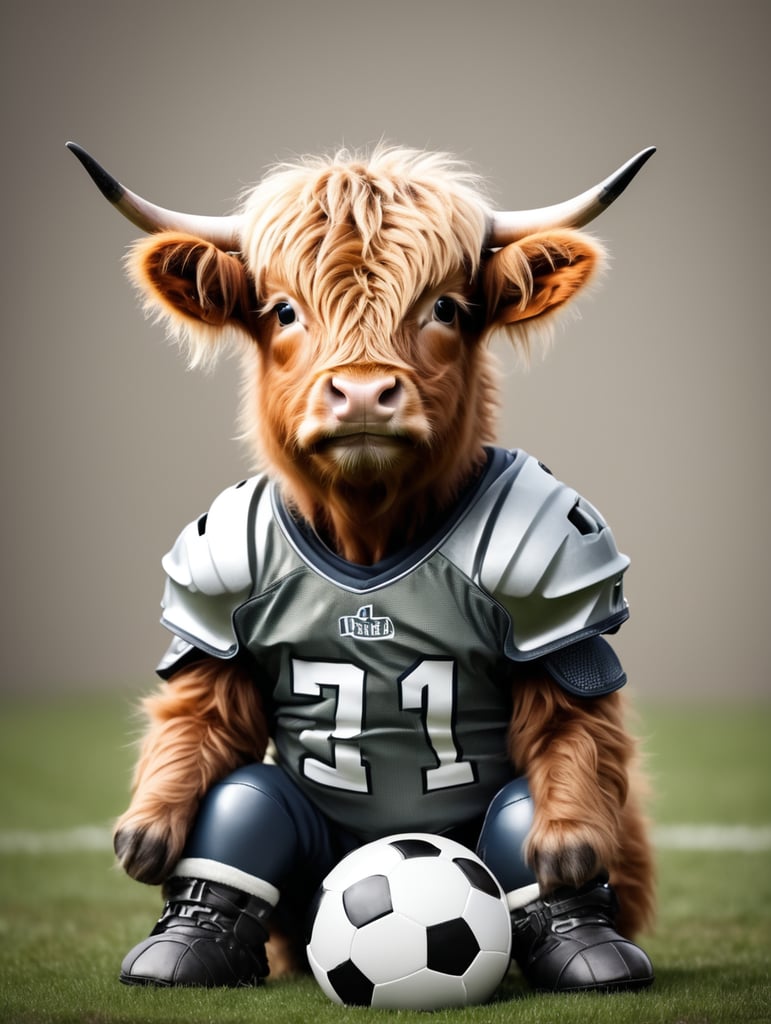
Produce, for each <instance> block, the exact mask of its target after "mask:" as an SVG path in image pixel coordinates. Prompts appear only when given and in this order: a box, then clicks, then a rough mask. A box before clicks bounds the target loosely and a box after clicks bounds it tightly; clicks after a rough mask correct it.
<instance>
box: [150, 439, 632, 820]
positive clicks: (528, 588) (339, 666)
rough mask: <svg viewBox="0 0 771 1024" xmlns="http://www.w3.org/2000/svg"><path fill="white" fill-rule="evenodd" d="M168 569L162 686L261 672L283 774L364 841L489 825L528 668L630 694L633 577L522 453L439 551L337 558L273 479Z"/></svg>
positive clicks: (589, 688) (196, 534) (220, 515)
mask: <svg viewBox="0 0 771 1024" xmlns="http://www.w3.org/2000/svg"><path fill="white" fill-rule="evenodd" d="M163 564H164V568H165V570H166V573H167V585H166V590H165V594H164V600H163V619H162V621H163V622H164V624H165V625H166V626H167V627H168V628H169V629H171V630H172V631H173V632H174V633H175V634H176V636H177V638H178V640H177V642H176V644H174V645H172V650H171V651H170V654H169V656H168V658H167V661H166V663H165V666H164V667H163V669H162V670H161V671H162V674H166V675H168V674H171V673H172V672H173V670H174V666H175V665H177V664H179V660H180V659H184V657H185V656H186V655H187V654H188V653H189V652H191V651H193V652H195V651H203V652H205V653H207V654H210V655H213V656H215V657H218V658H223V659H229V658H236V657H238V658H239V659H241V660H243V661H244V663H246V664H248V665H249V666H250V668H251V671H252V672H253V675H254V679H255V685H257V686H259V687H260V688H261V689H262V691H263V693H264V695H265V697H266V705H267V707H268V708H269V712H270V716H271V723H272V728H271V735H272V737H273V739H274V742H275V747H276V751H277V759H278V762H279V764H281V765H282V766H283V767H284V769H285V770H286V771H287V772H289V773H290V775H291V776H292V777H293V778H294V780H295V781H296V782H297V784H298V785H299V786H301V787H302V789H303V790H304V791H305V792H306V793H307V794H308V796H309V797H310V798H311V799H312V800H313V801H314V802H315V803H316V805H317V806H318V807H319V808H320V809H321V810H322V811H323V812H324V813H325V814H326V815H328V817H329V818H330V819H332V820H333V821H335V822H337V823H338V824H340V825H341V826H343V827H345V828H346V829H348V830H350V831H352V832H354V833H355V834H356V835H358V836H359V837H361V838H362V839H363V840H366V839H369V838H374V837H376V836H380V835H384V834H388V833H395V832H400V831H427V832H441V831H444V830H446V829H448V828H450V827H453V826H456V825H458V824H460V823H462V822H464V821H468V820H471V819H473V818H476V817H478V816H480V815H481V814H483V813H484V811H485V809H486V807H487V805H488V803H489V802H490V800H491V798H492V796H493V795H494V793H495V792H497V790H498V789H499V788H500V787H501V786H502V785H503V784H504V783H505V782H507V781H508V780H509V779H510V778H511V777H512V776H513V774H514V767H513V766H512V765H511V763H510V761H509V760H508V758H507V755H506V732H507V727H508V724H509V719H510V715H511V679H512V673H511V666H512V663H515V662H527V661H535V660H537V659H540V660H543V661H545V662H546V664H547V665H548V666H549V667H550V669H552V670H553V674H554V675H555V677H556V678H558V679H560V681H562V682H563V684H564V685H565V686H566V687H568V688H572V689H574V691H575V692H582V691H586V692H587V693H603V692H608V691H609V690H610V689H615V688H616V687H617V686H619V685H621V684H622V682H623V681H624V679H623V673H621V672H620V667H619V666H618V663H617V662H616V661H615V659H614V658H613V657H612V656H608V653H607V652H608V650H609V648H607V645H605V642H604V641H602V640H599V635H600V634H601V633H605V632H610V631H612V630H614V629H616V628H617V627H618V625H619V624H620V623H621V622H622V621H623V620H624V619H625V618H626V616H627V614H628V612H627V607H626V602H625V600H624V597H623V592H622V576H623V573H624V571H625V569H626V566H627V564H628V560H627V559H626V557H625V556H623V555H621V554H619V552H618V551H617V549H616V546H615V543H614V540H613V537H612V534H611V532H610V530H609V529H608V527H607V525H606V524H605V523H604V521H603V520H602V518H601V517H600V515H599V513H598V512H597V511H596V510H595V509H594V508H593V507H592V506H591V505H589V504H588V503H587V502H585V501H584V500H583V499H582V498H580V497H579V496H578V495H577V494H576V492H574V491H572V490H571V489H570V488H568V487H566V486H565V485H564V484H561V483H560V482H559V481H557V480H555V478H554V477H553V476H551V474H549V473H548V471H547V470H545V469H544V468H543V467H542V466H541V465H540V464H539V463H538V462H537V461H536V460H535V459H533V458H532V457H531V456H529V455H527V454H526V453H524V452H509V451H506V450H504V449H500V448H495V449H489V450H488V461H487V466H486V468H485V470H484V472H483V473H482V474H481V475H480V477H479V479H478V480H477V481H475V482H474V484H473V485H472V486H471V487H470V488H469V489H468V490H467V491H466V492H465V493H464V494H463V495H462V496H461V497H460V498H459V500H458V502H457V503H456V505H455V507H454V508H453V509H452V510H451V512H450V513H449V515H447V516H446V517H445V518H444V520H443V521H442V522H441V524H437V526H436V528H435V529H434V531H433V533H432V535H431V536H429V537H427V538H424V539H422V540H421V541H420V542H418V543H416V544H414V545H412V546H411V547H410V548H408V549H405V550H404V551H402V552H399V553H397V554H396V555H394V556H393V557H390V558H388V559H386V560H384V561H382V562H379V563H378V564H376V565H373V566H361V565H356V564H352V563H350V562H346V561H345V560H343V559H341V558H339V557H338V556H337V555H335V554H334V553H333V552H332V551H330V550H329V549H328V548H327V547H326V546H325V545H324V544H323V543H322V541H321V540H320V538H319V537H318V536H316V535H315V534H314V533H313V532H312V530H310V529H309V527H308V526H307V524H304V523H302V522H300V521H298V520H296V519H295V518H293V516H292V514H291V512H290V511H289V510H288V508H287V506H286V505H285V504H284V503H283V501H282V499H281V494H280V491H279V488H278V486H277V485H276V483H275V482H274V481H272V480H271V479H269V478H268V477H266V476H264V475H261V476H256V477H254V478H252V479H251V480H248V481H242V482H241V483H240V484H238V485H236V486H235V487H232V488H229V489H228V490H226V491H225V492H223V493H222V494H221V495H220V496H219V497H218V498H217V499H216V500H215V502H214V503H213V505H212V506H211V508H210V510H209V512H208V513H207V515H206V516H203V517H201V518H200V519H199V520H197V521H196V522H194V523H191V524H190V525H189V526H188V527H187V529H186V530H185V531H184V532H183V533H182V534H181V536H180V538H179V539H178V541H177V543H176V544H175V546H174V548H173V549H172V551H171V552H170V553H169V554H168V555H167V556H166V557H165V559H164V563H163ZM598 641H599V644H601V645H603V646H601V647H598V646H597V644H598ZM606 648H607V649H606ZM563 652H570V653H569V654H568V655H567V656H564V654H563ZM576 652H578V653H576Z"/></svg>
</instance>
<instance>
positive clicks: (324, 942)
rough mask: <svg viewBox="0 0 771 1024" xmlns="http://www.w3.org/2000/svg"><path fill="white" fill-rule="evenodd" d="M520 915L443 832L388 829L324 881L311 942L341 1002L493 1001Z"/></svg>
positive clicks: (316, 964) (411, 1006) (413, 1005)
mask: <svg viewBox="0 0 771 1024" xmlns="http://www.w3.org/2000/svg"><path fill="white" fill-rule="evenodd" d="M510 952H511V919H510V917H509V910H508V906H507V904H506V899H505V897H504V895H503V892H502V890H501V887H500V885H499V884H498V882H497V881H496V879H495V878H494V877H493V876H492V875H491V874H490V872H489V870H488V869H487V868H486V867H485V865H484V864H483V863H482V861H481V860H480V859H479V858H478V857H477V856H475V855H474V854H473V853H471V851H470V850H467V849H466V848H465V847H464V846H461V845H460V844H459V843H456V842H453V841H452V840H449V839H445V838H443V837H442V836H434V835H424V834H422V833H409V834H405V835H398V836H388V837H387V838H384V839H378V840H376V841H375V842H373V843H369V844H367V845H366V846H362V847H360V848H359V849H358V850H354V851H353V853H350V854H348V856H347V857H344V858H343V860H341V861H340V863H339V864H338V865H337V866H336V867H335V868H333V869H332V871H331V872H330V873H329V874H328V875H327V877H326V878H325V879H324V882H323V883H322V886H321V889H320V892H319V895H318V897H317V905H316V909H315V916H314V918H313V923H312V926H311V932H310V939H309V942H308V948H307V953H308V961H309V963H310V966H311V970H312V971H313V974H314V976H315V978H316V980H317V981H318V983H319V985H320V986H321V988H322V989H323V991H324V992H325V993H326V995H328V996H329V998H330V999H332V1000H334V1001H335V1002H336V1003H341V1004H343V1005H346V1006H377V1007H387V1008H389V1009H404V1010H436V1009H440V1008H442V1007H448V1006H466V1005H470V1004H473V1003H483V1002H485V1001H486V1000H488V999H489V998H490V997H491V996H492V995H493V993H494V992H495V990H496V989H497V988H498V986H499V984H500V983H501V981H502V980H503V976H504V975H505V974H506V971H507V969H508V966H509V957H510Z"/></svg>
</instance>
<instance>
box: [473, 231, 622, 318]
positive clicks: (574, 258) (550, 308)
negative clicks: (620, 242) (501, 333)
mask: <svg viewBox="0 0 771 1024" xmlns="http://www.w3.org/2000/svg"><path fill="white" fill-rule="evenodd" d="M604 260H605V251H604V249H603V248H602V246H601V245H600V244H599V243H598V242H596V241H595V240H594V239H593V238H590V237H589V236H588V235H584V234H582V233H580V232H578V231H570V230H559V231H548V232H543V233H542V234H538V235H529V236H528V237H527V238H523V239H522V240H521V241H519V242H516V243H513V244H511V245H507V246H504V248H503V249H499V250H498V251H497V252H494V253H493V254H492V255H491V257H490V259H489V261H488V263H487V265H486V267H485V270H484V283H485V292H486V295H487V302H488V310H489V311H490V321H491V323H492V324H494V325H495V326H498V327H501V326H505V325H507V324H512V325H513V324H517V323H520V322H522V321H532V320H536V319H539V318H545V317H548V316H550V315H552V314H555V313H557V312H559V311H560V310H561V308H562V307H563V306H564V305H565V304H566V303H568V302H570V301H571V300H572V299H573V298H574V297H575V296H576V295H577V294H578V293H579V292H580V291H582V290H583V289H584V288H586V286H587V285H588V284H590V282H591V281H592V279H593V278H594V277H595V276H596V274H597V272H598V271H599V270H600V269H601V268H602V266H603V264H604Z"/></svg>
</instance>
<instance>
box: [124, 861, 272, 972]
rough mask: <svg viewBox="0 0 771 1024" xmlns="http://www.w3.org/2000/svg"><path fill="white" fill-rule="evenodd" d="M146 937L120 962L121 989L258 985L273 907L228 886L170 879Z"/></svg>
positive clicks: (266, 965) (184, 879) (266, 968)
mask: <svg viewBox="0 0 771 1024" xmlns="http://www.w3.org/2000/svg"><path fill="white" fill-rule="evenodd" d="M164 891H165V895H166V896H167V901H166V905H165V907H164V908H163V913H162V915H161V917H160V919H159V921H158V923H157V924H156V926H155V928H153V930H152V932H151V933H150V935H149V937H148V938H146V939H145V940H144V942H140V943H139V945H138V946H135V947H134V948H133V949H132V950H131V952H130V953H128V954H127V956H126V957H125V958H124V960H123V963H122V965H121V972H120V980H121V981H122V982H123V983H124V984H125V985H161V986H165V987H168V986H173V985H190V986H201V987H206V988H212V987H214V986H218V985H226V986H229V987H231V988H235V987H237V986H240V985H260V984H261V983H262V981H263V979H264V978H265V977H267V974H268V961H267V958H266V956H265V942H266V940H267V938H268V928H267V919H268V916H269V915H270V913H271V912H272V910H273V908H272V907H271V906H270V904H269V903H266V902H265V900H261V899H259V898H258V897H256V896H250V895H249V894H248V893H245V892H241V891H240V890H239V889H234V888H232V887H231V886H229V885H219V884H216V883H214V882H202V881H199V880H197V879H194V878H172V879H170V880H169V881H168V882H167V883H166V886H165V890H164Z"/></svg>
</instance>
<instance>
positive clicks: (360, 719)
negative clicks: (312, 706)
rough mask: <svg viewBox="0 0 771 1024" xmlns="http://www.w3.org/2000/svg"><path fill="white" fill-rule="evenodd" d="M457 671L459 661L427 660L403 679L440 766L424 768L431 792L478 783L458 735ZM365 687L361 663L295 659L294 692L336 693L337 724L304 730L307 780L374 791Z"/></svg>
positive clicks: (404, 703)
mask: <svg viewBox="0 0 771 1024" xmlns="http://www.w3.org/2000/svg"><path fill="white" fill-rule="evenodd" d="M455 672H456V670H455V662H454V661H439V660H436V661H434V660H426V661H419V662H418V663H417V665H415V666H414V667H413V668H412V669H410V670H409V671H408V672H406V673H405V675H403V676H401V677H400V679H399V680H398V683H399V694H400V708H401V709H402V710H404V711H405V712H413V711H417V712H419V713H420V715H421V718H422V721H423V731H424V734H425V738H426V744H427V747H428V748H429V750H430V751H431V752H432V753H433V756H434V758H435V760H436V765H435V766H434V767H431V768H424V769H423V783H424V789H425V790H426V791H427V792H430V791H432V790H437V789H449V788H452V787H455V786H468V785H470V784H471V783H473V782H475V781H476V771H475V769H474V765H473V764H472V763H471V762H469V761H464V760H463V759H462V757H461V752H460V750H459V749H458V743H457V740H456V738H455V733H454V725H455V715H456V707H455V703H456V698H457V687H456V674H455ZM365 685H366V673H365V672H364V670H363V669H360V668H358V667H357V666H356V665H348V664H344V663H340V662H336V661H302V660H300V659H299V658H293V659H292V692H293V693H296V694H298V695H299V696H304V697H322V696H323V691H324V690H327V691H329V690H331V691H332V692H334V693H335V697H336V699H335V720H334V726H333V728H332V729H331V730H330V729H329V728H328V727H327V728H319V729H304V730H303V731H302V732H301V733H300V737H299V738H300V742H301V743H302V745H303V746H304V747H305V748H306V750H307V751H308V754H307V755H306V756H305V757H304V759H303V761H302V765H301V771H302V774H303V775H304V776H305V777H306V778H307V779H310V780H312V781H313V782H318V783H320V784H321V785H322V786H329V787H331V788H333V789H344V790H348V791H349V792H354V793H370V792H371V791H372V789H371V779H370V773H369V765H368V764H367V762H366V761H365V760H364V758H363V757H362V753H361V749H360V746H359V740H360V739H361V735H362V732H363V729H364V695H365ZM330 751H331V753H330ZM319 755H321V756H319ZM325 755H326V756H325Z"/></svg>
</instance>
